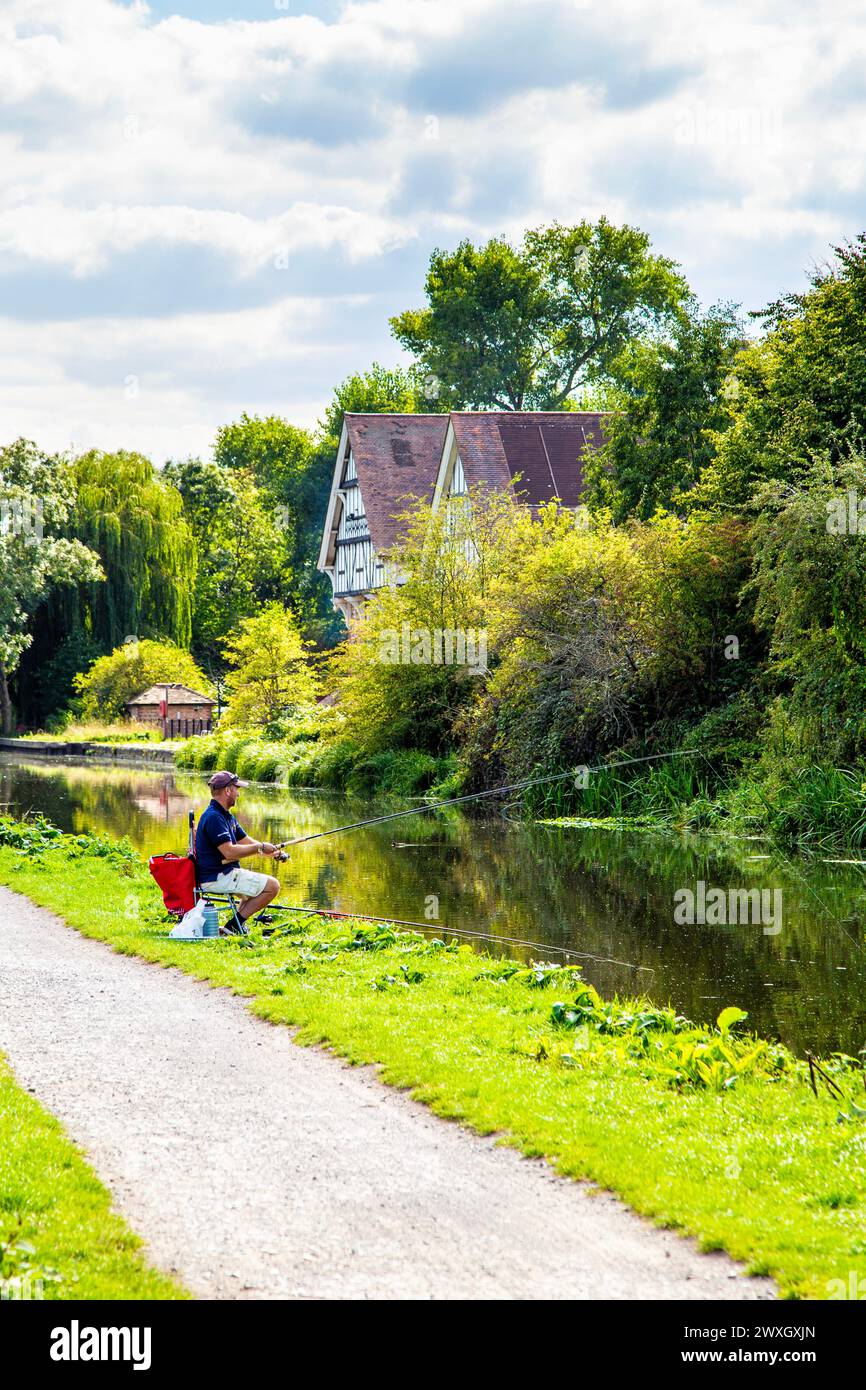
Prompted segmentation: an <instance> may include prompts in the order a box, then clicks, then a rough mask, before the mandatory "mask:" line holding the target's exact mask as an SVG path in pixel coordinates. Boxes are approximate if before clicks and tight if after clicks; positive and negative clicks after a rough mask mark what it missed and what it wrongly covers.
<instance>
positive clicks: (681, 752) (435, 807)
mask: <svg viewBox="0 0 866 1390" xmlns="http://www.w3.org/2000/svg"><path fill="white" fill-rule="evenodd" d="M698 751H699V750H698V749H695V748H680V749H677V750H675V751H674V752H673V753H648V754H647V755H646V756H645V757H641V758H622V759H620V760H619V761H618V762H615V763H599V764H598V766H597V767H581V768H578V769H574V768H570V769H569V771H568V772H552V773H550V774H549V775H547V776H545V777H528V778H526V779H524V781H522V782H512V783H511V784H510V785H509V786H506V787H493V788H491V789H490V790H489V791H484V792H469V793H468V794H467V795H466V796H450V797H448V798H447V799H446V800H444V801H428V802H425V804H424V805H423V806H413V807H412V808H411V809H410V810H408V811H391V812H389V813H388V815H385V816H370V817H369V818H368V819H367V820H356V821H352V822H351V824H349V825H335V826H334V827H333V828H332V829H331V830H318V831H316V833H315V834H314V835H301V836H299V837H298V838H297V839H295V840H284V841H283V842H282V844H281V845H277V846H276V848H277V849H285V848H286V847H287V846H288V845H306V844H309V842H310V841H311V840H323V839H324V838H325V836H326V835H339V834H341V833H342V832H343V831H344V830H362V829H364V827H365V826H368V825H381V824H382V823H383V822H384V821H390V820H402V819H403V817H404V816H419V815H422V814H423V813H424V812H425V811H439V810H441V809H442V808H443V807H444V806H462V805H465V804H466V802H468V801H483V800H484V798H485V797H490V796H507V795H508V794H509V792H517V791H526V790H527V789H528V788H529V787H539V786H542V785H543V784H544V783H549V782H562V781H564V780H565V778H566V777H574V776H575V775H580V774H581V773H587V772H605V771H607V770H608V769H609V768H615V767H631V766H633V765H634V764H635V763H651V762H657V761H658V760H659V759H660V758H689V757H693V756H694V755H695V753H696V752H698Z"/></svg>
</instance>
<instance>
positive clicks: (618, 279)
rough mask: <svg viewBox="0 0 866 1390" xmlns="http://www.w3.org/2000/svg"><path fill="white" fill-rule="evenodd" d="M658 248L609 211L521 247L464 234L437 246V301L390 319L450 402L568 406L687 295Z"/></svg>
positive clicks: (430, 282) (433, 271)
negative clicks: (448, 246)
mask: <svg viewBox="0 0 866 1390" xmlns="http://www.w3.org/2000/svg"><path fill="white" fill-rule="evenodd" d="M649 246H650V242H649V237H647V236H646V235H645V234H644V233H643V232H641V231H639V230H638V229H637V228H634V227H627V226H623V227H615V226H613V225H612V224H611V223H610V222H608V221H607V219H606V218H604V217H602V218H600V219H599V221H598V222H597V223H595V224H592V223H590V222H586V221H584V222H581V223H579V224H578V225H576V226H573V227H563V226H560V225H559V224H558V223H554V224H553V225H552V226H550V227H540V228H537V229H535V230H534V231H528V232H527V233H526V234H525V236H524V238H523V243H522V245H521V247H520V248H519V249H516V248H515V247H513V246H511V245H510V244H509V243H508V242H507V241H505V240H503V239H501V238H494V240H492V241H489V242H488V243H487V245H486V246H483V247H481V248H477V247H475V246H473V245H472V244H471V242H468V241H464V242H461V244H460V245H459V246H458V247H457V250H456V251H453V252H444V251H441V250H436V251H434V252H433V255H432V256H431V259H430V266H429V269H428V272H427V279H426V282H425V291H426V295H427V308H425V309H421V310H407V311H406V312H405V313H403V314H399V315H397V316H396V317H395V318H393V319H392V320H391V327H392V330H393V332H394V336H395V337H396V338H397V340H398V342H400V343H401V344H402V345H403V347H405V348H408V350H409V351H410V352H412V353H414V355H415V356H416V358H417V359H418V362H419V364H420V365H421V367H422V369H423V370H424V371H425V372H428V373H430V374H431V375H432V376H433V377H434V378H435V379H436V380H437V381H438V382H439V383H440V385H441V399H442V400H443V402H447V404H448V405H449V407H451V408H461V409H465V408H471V409H485V408H497V409H500V410H527V409H530V410H531V409H539V410H560V409H563V408H565V406H566V403H567V401H568V400H569V398H570V397H571V396H572V394H573V392H574V391H575V389H576V388H577V387H579V386H580V385H581V384H582V383H583V382H585V381H587V380H591V379H593V378H597V377H600V376H603V375H604V374H605V373H607V372H608V371H609V370H610V369H611V367H612V366H613V363H614V362H615V361H616V359H617V358H618V356H619V354H620V353H621V352H622V350H623V348H624V347H625V345H626V344H627V343H628V342H630V341H631V340H633V339H636V338H640V337H642V336H643V335H644V334H646V333H649V332H651V331H655V330H657V329H658V328H659V327H660V326H661V325H664V324H665V323H667V322H668V321H669V319H670V318H671V316H672V314H673V313H674V311H675V310H676V308H677V307H678V305H679V304H680V303H681V302H682V300H683V299H684V297H685V295H686V293H687V287H686V285H685V282H684V280H683V279H682V277H681V276H680V275H679V273H678V272H677V270H676V267H675V266H674V264H673V262H672V261H669V260H667V259H665V258H664V257H662V256H656V255H653V254H652V253H651V252H650V249H649Z"/></svg>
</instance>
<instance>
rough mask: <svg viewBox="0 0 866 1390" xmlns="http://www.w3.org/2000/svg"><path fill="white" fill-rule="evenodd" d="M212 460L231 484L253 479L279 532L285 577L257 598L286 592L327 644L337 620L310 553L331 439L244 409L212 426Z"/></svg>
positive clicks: (330, 464)
mask: <svg viewBox="0 0 866 1390" xmlns="http://www.w3.org/2000/svg"><path fill="white" fill-rule="evenodd" d="M214 462H215V464H216V465H217V467H219V468H221V469H224V470H227V471H228V472H229V474H230V476H231V479H232V485H234V478H235V475H236V474H237V473H239V472H240V473H242V474H246V475H247V477H248V478H250V479H252V480H253V481H254V483H255V486H256V487H257V489H258V492H259V497H260V498H261V499H262V502H263V504H264V507H265V510H266V512H267V515H268V520H269V523H271V524H275V525H276V526H277V527H278V528H279V529H280V532H281V533H282V538H283V545H284V548H285V554H286V568H285V574H286V581H287V582H286V584H285V585H284V587H283V589H282V591H278V592H272V591H270V590H269V591H268V592H267V593H261V594H259V598H260V599H261V600H262V601H265V602H267V601H271V600H274V599H277V598H280V599H283V598H285V597H286V596H288V597H289V599H290V602H291V606H292V607H293V608H294V610H295V612H296V613H297V615H298V617H299V618H301V619H302V620H303V624H304V627H305V629H306V630H307V631H308V632H309V633H310V634H311V635H312V636H314V637H315V638H317V639H318V640H320V641H321V642H322V645H329V643H330V642H332V641H333V640H335V638H336V636H337V634H338V633H339V631H340V630H341V623H340V620H339V619H338V618H336V617H335V615H334V611H333V608H332V607H331V603H330V585H329V584H328V581H327V580H326V579H325V577H324V575H321V574H319V573H318V571H317V569H316V557H317V556H318V553H319V545H320V543H321V539H322V526H323V525H324V520H325V509H326V507H327V499H328V491H329V487H330V481H331V474H332V473H333V470H334V453H333V448H332V446H331V442H330V441H328V442H323V441H318V442H317V441H315V440H314V439H313V438H312V437H311V435H309V434H308V433H307V431H306V430H302V429H298V428H297V427H296V426H294V425H290V424H289V423H288V421H286V420H282V419H280V418H279V416H276V415H269V416H267V417H266V418H265V419H261V418H259V417H258V416H250V415H247V414H246V413H244V414H243V415H242V416H241V418H240V420H239V421H237V422H235V423H234V424H231V425H225V426H224V427H223V428H222V429H221V430H219V431H218V433H217V437H216V442H215V444H214Z"/></svg>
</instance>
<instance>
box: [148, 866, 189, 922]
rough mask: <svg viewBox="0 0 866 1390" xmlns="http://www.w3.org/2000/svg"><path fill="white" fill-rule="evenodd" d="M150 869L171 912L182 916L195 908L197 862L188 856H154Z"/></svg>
mask: <svg viewBox="0 0 866 1390" xmlns="http://www.w3.org/2000/svg"><path fill="white" fill-rule="evenodd" d="M148 868H149V869H150V872H151V874H152V875H153V877H154V878H155V879H156V881H157V883H158V884H159V886H160V888H161V889H162V899H163V902H164V903H165V906H166V909H167V910H168V911H169V912H176V913H178V915H180V914H182V913H184V912H189V910H190V908H192V907H195V860H193V859H192V858H190V856H189V855H188V854H184V855H180V854H154V855H153V856H152V857H151V859H150V862H149V864H148Z"/></svg>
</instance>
